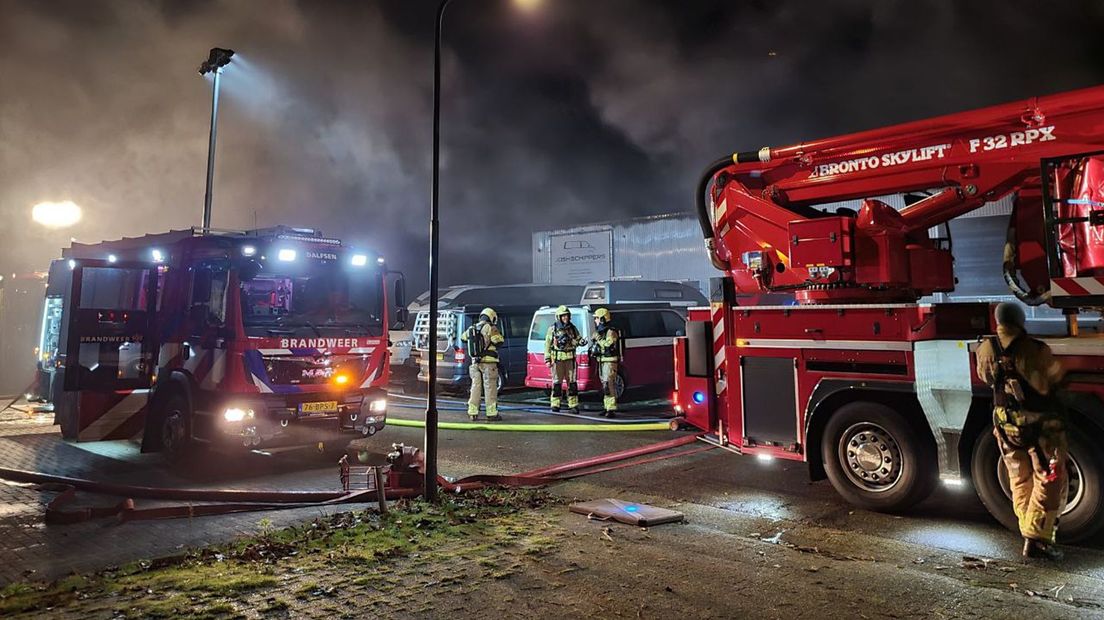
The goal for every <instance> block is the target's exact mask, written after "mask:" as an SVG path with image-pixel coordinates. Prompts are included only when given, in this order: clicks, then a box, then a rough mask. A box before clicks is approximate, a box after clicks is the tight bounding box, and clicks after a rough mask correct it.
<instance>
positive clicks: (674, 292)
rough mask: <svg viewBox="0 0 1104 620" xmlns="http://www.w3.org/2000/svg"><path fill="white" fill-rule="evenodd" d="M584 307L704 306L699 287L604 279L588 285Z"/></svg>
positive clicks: (584, 297) (672, 283)
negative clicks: (618, 305)
mask: <svg viewBox="0 0 1104 620" xmlns="http://www.w3.org/2000/svg"><path fill="white" fill-rule="evenodd" d="M580 303H582V304H583V305H591V306H609V305H614V304H654V303H662V304H666V305H669V306H672V307H675V308H682V309H684V310H685V309H686V308H694V307H699V306H707V305H709V302H708V301H707V300H706V298H705V296H704V295H702V294H701V291H699V290H698V287H696V286H691V285H689V284H684V283H682V282H668V281H666V280H633V279H626V280H604V281H601V282H591V283H589V284H587V285H586V288H585V289H584V290H583V298H582V300H581V301H580Z"/></svg>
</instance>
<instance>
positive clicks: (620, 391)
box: [613, 367, 628, 401]
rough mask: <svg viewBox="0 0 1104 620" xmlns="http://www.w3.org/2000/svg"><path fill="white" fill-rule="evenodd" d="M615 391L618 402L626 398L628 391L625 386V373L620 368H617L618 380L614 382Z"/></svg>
mask: <svg viewBox="0 0 1104 620" xmlns="http://www.w3.org/2000/svg"><path fill="white" fill-rule="evenodd" d="M613 389H614V392H615V394H614V396H615V397H616V398H617V400H618V401H620V400H621V398H622V397H623V396H625V390H626V389H628V388H627V387H626V384H625V372H624V371H623V370H621V368H620V367H618V368H617V379H616V380H615V381H614V382H613Z"/></svg>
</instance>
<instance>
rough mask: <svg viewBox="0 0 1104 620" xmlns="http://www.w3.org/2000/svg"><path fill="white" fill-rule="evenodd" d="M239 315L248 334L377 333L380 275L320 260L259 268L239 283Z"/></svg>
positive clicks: (379, 331)
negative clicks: (289, 268) (304, 265)
mask: <svg viewBox="0 0 1104 620" xmlns="http://www.w3.org/2000/svg"><path fill="white" fill-rule="evenodd" d="M241 289H242V290H241V300H242V320H243V322H244V323H245V328H246V331H247V332H248V333H249V335H251V336H266V335H272V334H293V335H319V334H320V333H323V332H325V333H327V334H333V333H335V331H336V332H339V333H342V334H350V335H365V336H379V335H381V334H382V333H383V278H381V277H380V274H379V272H378V271H374V270H364V271H353V272H350V271H348V270H346V269H345V268H343V267H342V266H340V265H322V266H318V267H316V268H312V269H311V270H310V271H309V272H307V273H296V274H280V273H264V272H262V273H260V274H258V275H257V276H256V277H255V278H253V279H252V280H249V281H248V282H243V283H242V286H241Z"/></svg>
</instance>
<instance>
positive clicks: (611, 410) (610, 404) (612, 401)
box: [602, 394, 617, 418]
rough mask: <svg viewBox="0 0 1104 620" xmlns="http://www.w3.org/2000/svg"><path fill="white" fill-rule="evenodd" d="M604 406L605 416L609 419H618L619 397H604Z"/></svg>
mask: <svg viewBox="0 0 1104 620" xmlns="http://www.w3.org/2000/svg"><path fill="white" fill-rule="evenodd" d="M602 406H603V407H604V408H605V410H606V414H605V415H606V417H607V418H616V417H617V397H616V396H610V395H609V394H607V395H605V396H603V397H602Z"/></svg>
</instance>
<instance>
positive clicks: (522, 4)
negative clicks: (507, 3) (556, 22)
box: [514, 0, 544, 13]
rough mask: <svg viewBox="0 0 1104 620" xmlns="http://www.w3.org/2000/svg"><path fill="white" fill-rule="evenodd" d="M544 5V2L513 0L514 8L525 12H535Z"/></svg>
mask: <svg viewBox="0 0 1104 620" xmlns="http://www.w3.org/2000/svg"><path fill="white" fill-rule="evenodd" d="M542 4H544V0H514V6H516V7H517V8H518V9H521V10H522V11H525V12H527V13H528V12H530V11H536V10H537V9H539V8H540V6H541V5H542Z"/></svg>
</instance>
